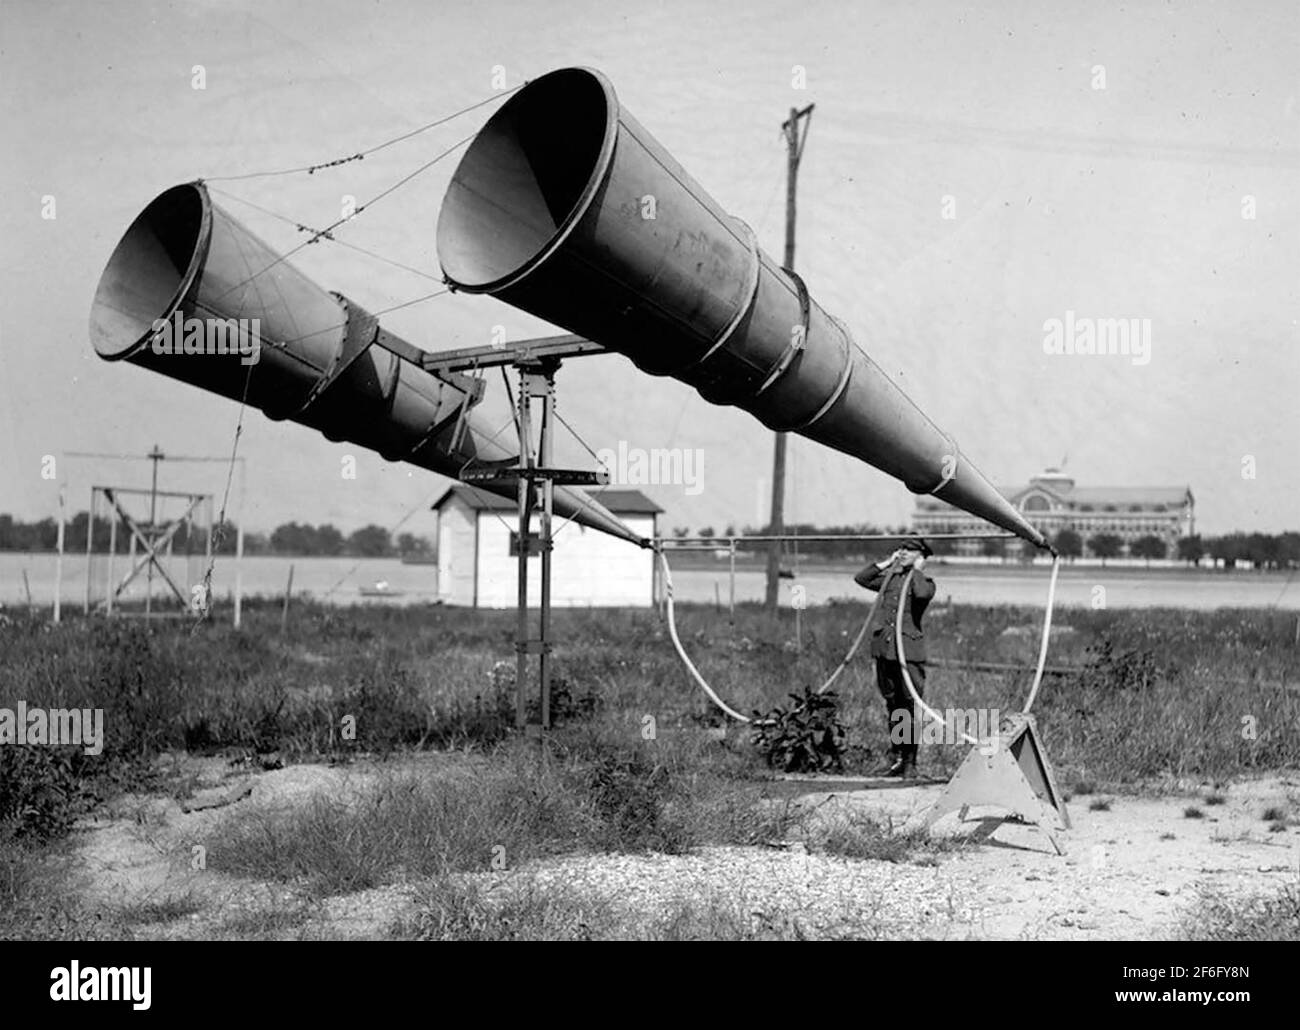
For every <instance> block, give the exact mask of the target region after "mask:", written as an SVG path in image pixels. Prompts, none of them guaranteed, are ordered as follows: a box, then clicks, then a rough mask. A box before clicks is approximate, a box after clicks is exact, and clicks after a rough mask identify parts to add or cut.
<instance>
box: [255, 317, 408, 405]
mask: <svg viewBox="0 0 1300 1030" xmlns="http://www.w3.org/2000/svg"><path fill="white" fill-rule="evenodd" d="M331 296H333V297H334V299H335V300H337V301H338V302H339V306H340V307H341V308H342V309H343V315H344V319H345V321H344V326H343V339H342V340H341V341H339V349H338V351H336V352H335V354H334V357H333V358H332V359H331V360H330V363H329V365H328V366H327V367H326V369H325V371H324V372H322V373H321V376H320V378H319V379H317V380H316V382H315V384H314V385H313V386H312V388H311V390H310V391H309V392H308V394H307V397H306V399H305V400H304V401H303V402H302V404H300V405H299V406H298V408H297V410H296V411H291V412H290V413H289V414H288V415H281V416H279V417H280V418H293V419H295V420H296V419H299V418H302V417H303V416H304V415H306V413H307V411H308V409H310V408H311V407H312V406H313V405H314V404H316V402H317V401H319V400H320V397H321V394H323V393H324V392H325V391H326V390H327V389H328V388H329V387H330V386H331V385H332V384H333V383H334V382H336V381H337V380H338V378H339V376H341V375H342V374H343V373H344V371H346V370H347V369H348V368H350V367H351V365H352V362H353V361H355V360H356V359H357V358H359V357H360V356H361V355H362V354H364V353H365V352H366V351H367V350H369V349H370V347H371V346H372V345H373V344H374V342H375V340H376V338H378V336H379V319H377V318H376V317H375V316H374V315H372V314H371V313H370V312H369V311H367V310H366V309H365V308H363V307H360V306H359V305H357V304H354V303H353V302H352V301H350V300H348V299H347V298H346V297H345V296H343V295H342V294H341V293H334V294H331ZM358 335H360V338H361V339H363V340H365V342H364V343H363V344H362V345H361V346H360V347H358V348H356V350H355V351H354V352H353V353H352V354H351V355H350V356H349V355H348V343H349V341H351V340H353V339H356V338H357V337H358ZM345 359H346V360H345ZM394 385H395V382H389V383H388V384H387V386H386V387H385V388H384V395H385V396H388V395H389V394H390V393H391V392H392V388H393V386H394ZM268 415H270V413H269V412H268ZM270 417H272V418H275V417H276V416H274V415H271V416H270Z"/></svg>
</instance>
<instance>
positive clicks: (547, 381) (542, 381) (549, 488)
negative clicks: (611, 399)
mask: <svg viewBox="0 0 1300 1030" xmlns="http://www.w3.org/2000/svg"><path fill="white" fill-rule="evenodd" d="M533 384H534V388H535V389H536V388H538V387H540V388H541V389H542V391H543V393H542V426H541V432H540V434H539V438H538V441H537V451H538V453H537V461H538V464H539V465H541V467H542V468H543V469H550V468H553V467H554V466H553V465H552V462H551V442H552V441H551V437H552V435H553V434H552V430H553V428H554V418H555V374H554V369H553V368H552V367H551V366H549V365H548V366H547V368H546V371H545V372H543V373H541V374H539V375H535V376H534V377H533ZM554 496H555V482H554V480H552V479H551V477H550V476H549V475H547V476H546V477H545V478H544V479H543V480H542V532H541V548H542V596H541V613H540V617H539V619H538V631H539V632H538V636H539V638H540V639H539V641H538V647H539V648H540V652H539V654H538V656H537V668H538V674H539V678H540V679H541V695H542V696H541V702H542V731H543V732H546V731H547V730H549V729H550V728H551V656H550V649H551V515H552V510H551V505H552V502H553V500H554Z"/></svg>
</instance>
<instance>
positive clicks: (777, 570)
mask: <svg viewBox="0 0 1300 1030" xmlns="http://www.w3.org/2000/svg"><path fill="white" fill-rule="evenodd" d="M812 110H813V105H812V104H809V105H808V106H807V107H805V108H804V109H803V110H802V111H800V110H798V109H797V108H794V107H792V108H790V117H789V119H787V120H786V121H785V122H783V123H782V124H781V129H782V131H783V132H784V133H785V146H786V166H785V167H786V175H785V265H784V267H786V268H788V269H790V270H791V271H793V270H794V223H795V193H796V183H797V182H798V178H799V159H800V158H801V157H802V156H803V145H804V141H805V140H806V139H807V138H808V131H807V128H806V127H805V129H804V131H803V132H802V133H800V131H799V121H800V119H804V118H807V117H809V116H810V115H811V114H812ZM785 451H786V434H785V433H777V434H776V439H775V442H774V446H773V450H772V518H771V526H770V527H769V529H768V532H769V533H771V534H772V535H773V536H775V537H780V536H781V534H782V533H784V532H785ZM780 592H781V541H780V540H779V539H778V540H773V541H772V544H771V546H770V548H769V549H768V552H767V593H766V597H765V598H764V603H765V604H766V606H767V610H768V611H769V612H773V613H775V612H776V610H777V606H778V602H779V599H780Z"/></svg>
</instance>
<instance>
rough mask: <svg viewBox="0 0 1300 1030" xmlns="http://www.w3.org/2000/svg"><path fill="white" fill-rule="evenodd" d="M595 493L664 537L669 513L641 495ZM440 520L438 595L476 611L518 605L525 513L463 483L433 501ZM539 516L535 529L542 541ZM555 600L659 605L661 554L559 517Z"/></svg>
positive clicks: (534, 576)
mask: <svg viewBox="0 0 1300 1030" xmlns="http://www.w3.org/2000/svg"><path fill="white" fill-rule="evenodd" d="M592 494H593V496H595V497H598V498H599V499H600V503H601V504H602V505H604V506H605V507H606V508H608V509H609V510H610V511H611V512H613V513H614V514H615V515H617V516H618V517H619V518H620V519H622V520H623V522H625V523H626V524H627V525H628V527H629V528H631V529H632V530H633V531H634V532H636V533H638V534H640V535H642V536H646V537H653V536H657V535H658V517H659V515H660V514H661V513H662V511H663V509H662V508H660V507H659V505H657V504H655V502H654V501H652V500H650V498H648V497H646V496H645V494H643V493H641V492H640V491H639V490H608V489H607V490H596V491H593V492H592ZM433 511H434V512H435V514H436V515H437V518H438V531H437V541H438V598H439V600H441V601H443V602H445V603H446V604H458V605H466V606H468V607H474V608H513V607H515V604H516V602H517V600H518V597H519V578H518V576H519V558H518V542H519V541H518V530H519V515H518V509H517V507H516V505H515V502H514V501H511V500H507V499H506V498H504V497H496V496H494V495H492V494H488V493H486V492H484V491H483V490H477V489H474V488H473V487H470V486H466V485H464V484H457V485H456V486H453V487H451V488H450V489H448V490H447V492H446V493H444V494H443V495H442V496H441V497H439V498H438V500H437V501H435V502H434V504H433ZM537 518H538V516H537V515H534V516H533V522H532V526H531V527H530V528H531V530H532V533H533V536H534V539H536V533H537ZM554 525H555V527H556V531H555V538H554V548H553V550H552V551H551V603H552V604H553V605H554V606H556V607H607V608H614V607H618V608H625V607H647V606H651V605H653V604H654V603H655V599H656V597H657V596H658V593H657V591H658V588H659V570H658V568H657V567H656V565H655V561H654V553H653V552H652V551H650V550H648V549H644V548H640V547H637V546H636V544H632V543H629V542H628V541H626V540H619V539H617V538H616V537H612V536H610V535H609V534H607V533H601V532H599V531H597V530H594V529H588V528H587V527H586V526H580V525H579V524H578V523H576V522H565V521H564V520H563V519H561V518H556V519H555V523H554ZM528 562H529V568H528V604H529V605H530V606H536V605H537V604H539V603H540V600H541V593H540V590H541V586H540V580H541V556H540V555H531V556H530V557H529V559H528Z"/></svg>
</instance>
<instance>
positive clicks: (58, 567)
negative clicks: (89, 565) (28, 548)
mask: <svg viewBox="0 0 1300 1030" xmlns="http://www.w3.org/2000/svg"><path fill="white" fill-rule="evenodd" d="M63 500H64V498H63V490H62V489H60V490H59V535H58V538H57V544H56V554H57V557H56V558H55V559H54V622H55V624H56V625H57V624H58V621H59V615H60V613H61V611H62V604H61V602H62V596H63V523H64V511H63V508H64V503H63ZM87 573H89V570H87Z"/></svg>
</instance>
